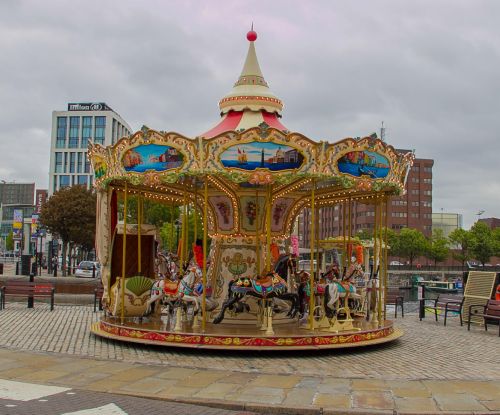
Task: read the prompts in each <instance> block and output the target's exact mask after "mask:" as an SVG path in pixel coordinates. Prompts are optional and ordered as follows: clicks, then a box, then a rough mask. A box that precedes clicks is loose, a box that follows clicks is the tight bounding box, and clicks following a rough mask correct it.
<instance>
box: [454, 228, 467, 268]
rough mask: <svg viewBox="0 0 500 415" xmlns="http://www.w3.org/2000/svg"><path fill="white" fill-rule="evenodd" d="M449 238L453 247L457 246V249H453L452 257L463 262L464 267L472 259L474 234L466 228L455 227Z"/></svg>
mask: <svg viewBox="0 0 500 415" xmlns="http://www.w3.org/2000/svg"><path fill="white" fill-rule="evenodd" d="M448 239H449V240H450V243H451V244H452V248H453V247H456V248H457V250H452V253H451V255H452V257H453V258H454V259H456V260H458V261H460V262H462V266H463V267H464V266H465V263H466V262H467V261H468V260H469V259H471V252H470V251H471V247H472V234H471V233H470V231H466V230H465V229H455V230H454V231H453V232H452V233H450V236H448Z"/></svg>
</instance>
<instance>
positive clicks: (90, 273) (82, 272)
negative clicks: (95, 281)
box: [75, 261, 101, 278]
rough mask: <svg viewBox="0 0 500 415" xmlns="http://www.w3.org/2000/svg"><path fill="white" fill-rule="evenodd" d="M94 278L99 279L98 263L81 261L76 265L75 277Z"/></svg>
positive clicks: (99, 269)
mask: <svg viewBox="0 0 500 415" xmlns="http://www.w3.org/2000/svg"><path fill="white" fill-rule="evenodd" d="M94 267H95V272H94ZM94 276H95V277H96V278H100V277H101V265H100V264H99V262H94V261H82V262H80V263H79V264H78V268H77V269H76V271H75V277H82V278H92V277H94Z"/></svg>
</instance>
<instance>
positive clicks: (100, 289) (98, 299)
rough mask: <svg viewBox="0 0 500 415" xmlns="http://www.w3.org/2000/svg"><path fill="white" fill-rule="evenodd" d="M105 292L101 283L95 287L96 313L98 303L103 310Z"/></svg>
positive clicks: (100, 309)
mask: <svg viewBox="0 0 500 415" xmlns="http://www.w3.org/2000/svg"><path fill="white" fill-rule="evenodd" d="M103 293H104V287H103V286H102V284H99V285H98V286H97V287H96V288H95V289H94V313H95V312H96V311H97V304H99V311H102V295H103Z"/></svg>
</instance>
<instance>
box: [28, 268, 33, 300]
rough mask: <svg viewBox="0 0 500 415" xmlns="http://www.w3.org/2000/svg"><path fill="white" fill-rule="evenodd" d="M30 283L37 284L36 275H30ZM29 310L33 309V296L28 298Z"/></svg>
mask: <svg viewBox="0 0 500 415" xmlns="http://www.w3.org/2000/svg"><path fill="white" fill-rule="evenodd" d="M30 282H35V274H33V273H31V274H30ZM28 308H33V294H32V293H31V294H30V295H29V296H28Z"/></svg>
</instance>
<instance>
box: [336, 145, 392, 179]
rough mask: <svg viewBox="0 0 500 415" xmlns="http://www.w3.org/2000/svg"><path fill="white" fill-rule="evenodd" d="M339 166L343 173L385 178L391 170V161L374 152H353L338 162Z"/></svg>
mask: <svg viewBox="0 0 500 415" xmlns="http://www.w3.org/2000/svg"><path fill="white" fill-rule="evenodd" d="M337 166H338V168H339V171H340V172H341V173H346V174H350V175H351V176H355V177H361V176H370V177H371V178H372V179H381V178H384V177H386V176H387V175H388V174H389V170H390V165H389V161H388V160H387V159H386V158H385V157H384V156H382V155H380V154H378V153H375V152H373V151H351V152H350V153H347V154H345V155H344V156H342V157H341V158H340V159H339V160H338V162H337Z"/></svg>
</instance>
